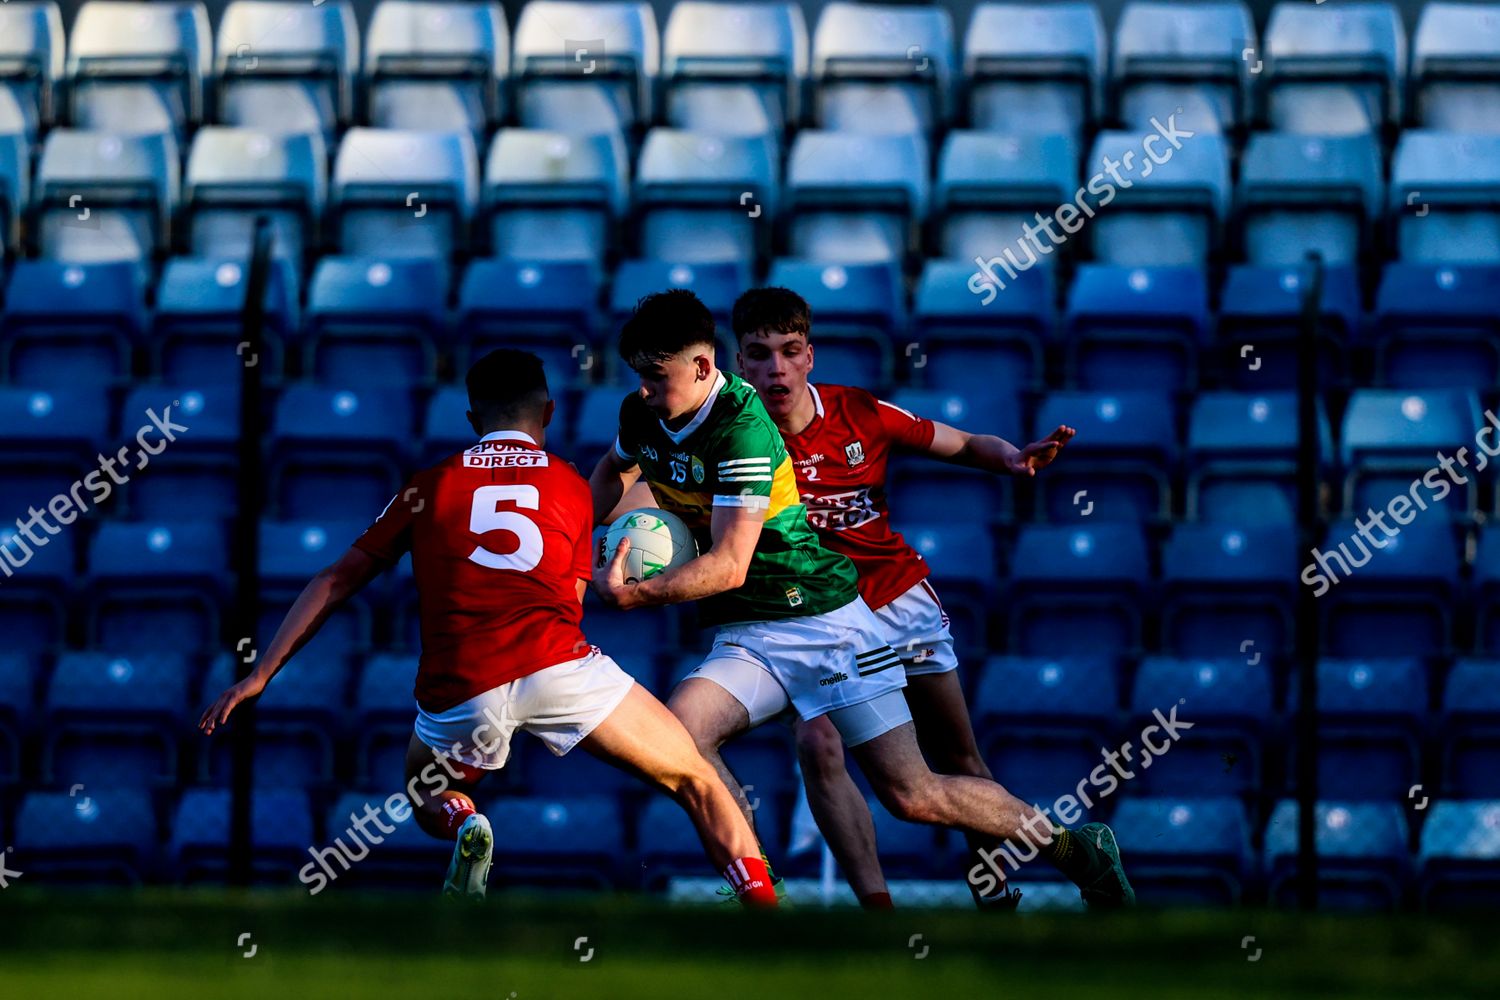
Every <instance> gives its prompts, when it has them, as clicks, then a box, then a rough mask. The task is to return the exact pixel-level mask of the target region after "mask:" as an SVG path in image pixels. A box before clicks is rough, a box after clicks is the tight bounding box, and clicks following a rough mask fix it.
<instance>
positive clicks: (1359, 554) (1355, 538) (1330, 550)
mask: <svg viewBox="0 0 1500 1000" xmlns="http://www.w3.org/2000/svg"><path fill="white" fill-rule="evenodd" d="M1407 511H1408V515H1409V517H1414V518H1416V519H1415V520H1413V521H1412V522H1411V523H1410V524H1407V525H1405V526H1404V527H1401V526H1400V525H1399V522H1398V524H1397V525H1394V526H1393V527H1394V528H1395V530H1398V531H1400V534H1399V535H1391V536H1384V535H1382V534H1380V533H1378V532H1376V531H1374V530H1369V538H1370V539H1372V541H1371V542H1370V543H1368V544H1367V542H1366V540H1365V539H1364V538H1362V537H1360V535H1359V532H1358V531H1357V529H1356V527H1355V523H1356V519H1355V518H1344V519H1342V520H1340V521H1336V522H1335V523H1334V524H1332V525H1330V526H1329V529H1328V536H1327V539H1326V540H1325V541H1324V543H1323V545H1322V546H1321V547H1320V548H1319V549H1318V550H1315V552H1314V563H1315V564H1316V568H1315V569H1312V570H1309V569H1307V568H1306V567H1304V569H1303V575H1302V577H1300V579H1302V581H1303V582H1304V583H1307V584H1308V585H1309V586H1312V587H1313V588H1314V590H1313V592H1314V594H1315V595H1317V596H1319V597H1322V596H1324V592H1325V591H1328V590H1331V591H1332V593H1329V594H1328V595H1327V596H1328V600H1327V601H1323V602H1321V603H1322V604H1323V614H1324V626H1323V633H1322V634H1323V637H1324V643H1323V644H1324V647H1325V648H1326V649H1327V650H1329V651H1330V652H1331V653H1333V654H1334V655H1336V656H1441V655H1442V654H1443V653H1444V652H1445V651H1447V650H1450V649H1452V648H1453V619H1454V598H1455V596H1456V595H1457V594H1458V592H1459V586H1460V584H1459V578H1458V574H1459V566H1460V559H1459V555H1458V546H1457V545H1456V544H1455V542H1454V537H1453V531H1452V529H1451V527H1450V526H1449V524H1448V523H1447V522H1446V521H1445V520H1444V519H1443V518H1442V516H1441V515H1440V514H1438V515H1430V514H1429V515H1423V514H1422V513H1421V512H1420V511H1419V510H1417V509H1416V508H1415V506H1411V507H1409V508H1407ZM1424 517H1425V518H1427V519H1426V520H1424V519H1423V518H1424ZM1361 518H1363V519H1364V520H1368V518H1364V515H1361ZM1393 519H1394V518H1393ZM1373 527H1374V526H1373V525H1372V524H1366V528H1367V529H1373ZM1381 541H1383V542H1384V543H1385V545H1384V547H1381V546H1379V545H1377V544H1374V543H1376V542H1381ZM1325 581H1326V585H1325Z"/></svg>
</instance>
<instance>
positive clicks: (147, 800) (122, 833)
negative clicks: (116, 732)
mask: <svg viewBox="0 0 1500 1000" xmlns="http://www.w3.org/2000/svg"><path fill="white" fill-rule="evenodd" d="M15 838H16V842H15V855H14V857H13V859H12V860H13V861H15V862H19V860H20V859H21V858H25V859H26V861H27V866H26V869H25V870H26V871H27V873H28V874H33V875H34V876H35V877H37V878H40V879H46V880H47V881H48V882H52V883H56V882H62V881H68V882H96V883H97V882H108V883H110V884H116V885H119V884H124V885H140V884H141V883H142V882H144V881H146V880H148V879H149V878H151V877H152V876H153V875H155V872H156V840H157V825H156V813H155V811H154V810H153V809H152V807H151V797H150V795H149V794H148V793H147V791H146V790H144V789H140V788H97V789H91V790H89V791H88V794H86V795H78V796H70V795H69V794H68V793H67V792H41V791H34V792H30V793H28V794H27V795H26V796H25V797H24V798H23V799H22V800H21V804H20V806H19V808H18V809H17V811H16V827H15Z"/></svg>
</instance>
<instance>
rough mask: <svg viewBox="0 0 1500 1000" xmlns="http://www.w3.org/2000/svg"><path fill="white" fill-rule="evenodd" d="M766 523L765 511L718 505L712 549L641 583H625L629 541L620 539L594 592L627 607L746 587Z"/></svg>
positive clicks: (712, 526) (598, 576)
mask: <svg viewBox="0 0 1500 1000" xmlns="http://www.w3.org/2000/svg"><path fill="white" fill-rule="evenodd" d="M765 520H766V508H764V507H753V506H752V507H728V506H715V507H714V512H713V520H712V522H711V524H710V528H709V530H710V531H711V532H712V534H713V546H712V547H711V548H710V549H709V550H708V551H707V552H705V553H703V554H702V555H700V556H699V557H698V558H697V559H694V560H692V561H691V562H688V563H684V564H683V565H681V566H678V567H677V568H676V569H670V570H667V571H666V572H665V573H658V574H657V575H656V576H653V577H651V579H649V580H642V581H640V582H639V583H626V582H625V554H626V553H627V552H629V551H630V540H629V539H628V538H627V539H621V540H620V547H619V548H618V549H616V550H615V553H614V558H612V559H611V560H610V561H609V564H608V565H607V566H602V567H596V568H595V570H594V588H595V589H596V590H597V591H598V592H599V596H600V597H601V598H603V599H604V602H605V603H606V604H612V605H614V606H615V607H618V608H623V609H629V608H639V607H650V606H653V605H658V604H678V603H680V602H682V601H696V600H700V599H701V598H704V597H712V596H713V595H714V594H722V593H723V592H724V591H726V590H734V589H736V588H738V587H741V586H743V585H744V583H745V574H746V573H747V572H748V571H749V569H750V558H751V557H752V556H753V555H755V544H756V542H758V541H760V531H761V526H762V525H763V524H765Z"/></svg>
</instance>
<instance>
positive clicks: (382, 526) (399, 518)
mask: <svg viewBox="0 0 1500 1000" xmlns="http://www.w3.org/2000/svg"><path fill="white" fill-rule="evenodd" d="M421 493H422V487H421V484H419V483H418V482H417V480H416V479H415V478H413V479H409V480H407V481H406V485H405V486H403V487H402V488H401V492H400V493H397V494H396V495H395V496H393V497H391V502H390V503H388V504H386V505H385V510H383V511H381V512H380V516H379V517H377V518H376V519H375V523H374V524H372V525H370V526H369V527H368V528H366V529H365V533H364V534H363V535H360V536H359V537H358V538H356V539H355V540H354V545H355V547H356V548H358V549H361V550H362V551H364V552H365V553H366V554H368V555H370V556H371V557H373V558H375V559H377V560H379V561H380V562H384V563H393V562H396V561H397V560H398V559H400V558H401V557H402V556H403V555H405V554H406V553H407V552H409V551H410V550H411V528H412V522H413V521H414V520H415V518H416V510H417V509H419V507H420V504H419V503H418V501H419V499H420V497H421Z"/></svg>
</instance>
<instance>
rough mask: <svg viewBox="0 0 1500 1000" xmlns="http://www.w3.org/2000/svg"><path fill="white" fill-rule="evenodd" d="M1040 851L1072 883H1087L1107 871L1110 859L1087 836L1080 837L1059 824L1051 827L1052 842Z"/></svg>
mask: <svg viewBox="0 0 1500 1000" xmlns="http://www.w3.org/2000/svg"><path fill="white" fill-rule="evenodd" d="M1041 853H1042V854H1043V855H1044V856H1045V857H1046V858H1047V860H1048V861H1051V862H1052V863H1053V864H1054V865H1056V866H1057V870H1058V871H1060V872H1062V873H1063V874H1064V875H1066V876H1067V877H1068V878H1069V879H1070V880H1071V881H1072V882H1073V884H1074V885H1079V886H1083V885H1088V884H1089V883H1090V882H1092V881H1094V879H1096V878H1098V877H1099V876H1100V875H1103V874H1104V873H1105V872H1107V871H1109V866H1110V860H1109V858H1108V857H1106V856H1105V854H1104V852H1103V851H1101V850H1099V848H1098V847H1096V846H1094V845H1093V844H1092V843H1090V842H1089V840H1088V838H1087V837H1080V836H1078V835H1077V834H1076V833H1073V832H1072V831H1071V830H1064V829H1063V828H1062V827H1060V826H1054V827H1053V828H1052V842H1051V843H1049V844H1047V845H1046V846H1045V847H1043V848H1042V851H1041Z"/></svg>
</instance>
